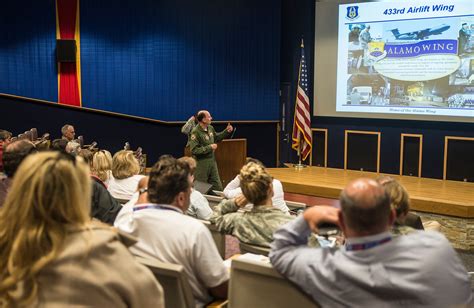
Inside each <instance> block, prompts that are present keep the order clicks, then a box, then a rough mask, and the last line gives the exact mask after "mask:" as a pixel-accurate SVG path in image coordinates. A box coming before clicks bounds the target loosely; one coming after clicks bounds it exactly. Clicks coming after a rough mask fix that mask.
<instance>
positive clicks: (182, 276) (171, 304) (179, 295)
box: [136, 257, 227, 308]
mask: <svg viewBox="0 0 474 308" xmlns="http://www.w3.org/2000/svg"><path fill="white" fill-rule="evenodd" d="M136 259H137V260H138V262H140V263H141V264H143V265H145V266H146V267H148V268H149V269H150V270H151V272H152V273H153V275H155V277H156V279H157V280H158V281H159V282H160V284H161V286H162V287H163V291H164V295H165V307H166V308H195V307H196V304H195V301H194V297H193V293H192V291H191V286H190V285H189V282H188V279H187V277H186V273H185V272H184V267H183V266H181V265H178V264H171V263H164V262H160V261H157V260H152V259H146V258H142V257H136ZM226 306H227V301H215V302H212V303H211V304H209V305H208V306H207V307H215V308H219V307H226Z"/></svg>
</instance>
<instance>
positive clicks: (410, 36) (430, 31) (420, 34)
mask: <svg viewBox="0 0 474 308" xmlns="http://www.w3.org/2000/svg"><path fill="white" fill-rule="evenodd" d="M449 28H450V26H448V25H445V24H442V25H441V26H439V27H433V28H427V29H424V30H418V31H413V32H406V33H400V32H399V31H398V28H396V29H392V30H390V31H392V33H393V36H395V39H397V40H423V39H427V38H429V37H430V36H431V35H440V34H441V33H443V32H444V31H446V30H448V29H449Z"/></svg>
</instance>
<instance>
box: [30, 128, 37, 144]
mask: <svg viewBox="0 0 474 308" xmlns="http://www.w3.org/2000/svg"><path fill="white" fill-rule="evenodd" d="M30 132H31V138H32V140H33V141H34V140H36V139H38V130H37V129H36V128H34V127H33V128H32V129H30Z"/></svg>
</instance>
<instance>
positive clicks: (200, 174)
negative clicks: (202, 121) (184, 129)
mask: <svg viewBox="0 0 474 308" xmlns="http://www.w3.org/2000/svg"><path fill="white" fill-rule="evenodd" d="M229 135H230V133H228V132H227V130H224V131H222V132H220V133H216V131H215V130H214V127H212V126H211V125H209V126H208V127H207V131H206V130H204V129H203V128H202V127H201V125H197V126H196V127H195V128H194V129H193V130H192V132H191V138H190V140H189V147H190V149H191V153H192V154H193V157H194V158H195V159H196V162H197V166H196V171H195V172H194V178H195V179H196V180H198V181H201V182H206V183H209V184H212V189H213V190H220V191H222V182H221V179H220V177H219V171H218V170H217V164H216V158H215V156H214V151H213V150H212V147H211V144H213V143H217V142H219V141H221V140H222V139H224V138H225V137H227V136H229Z"/></svg>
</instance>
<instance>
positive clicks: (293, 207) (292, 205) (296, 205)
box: [285, 200, 306, 215]
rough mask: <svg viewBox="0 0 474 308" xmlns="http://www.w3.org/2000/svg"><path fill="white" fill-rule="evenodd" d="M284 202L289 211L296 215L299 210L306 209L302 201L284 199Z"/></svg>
mask: <svg viewBox="0 0 474 308" xmlns="http://www.w3.org/2000/svg"><path fill="white" fill-rule="evenodd" d="M285 203H286V206H287V207H288V208H289V209H290V213H292V214H294V215H298V212H299V211H304V210H305V209H306V203H303V202H296V201H288V200H285Z"/></svg>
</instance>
